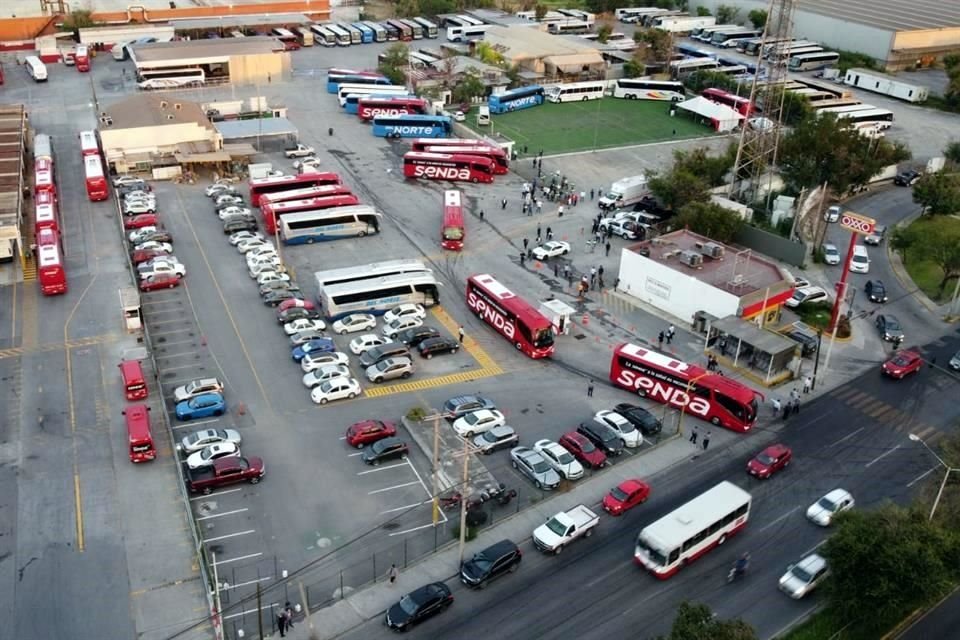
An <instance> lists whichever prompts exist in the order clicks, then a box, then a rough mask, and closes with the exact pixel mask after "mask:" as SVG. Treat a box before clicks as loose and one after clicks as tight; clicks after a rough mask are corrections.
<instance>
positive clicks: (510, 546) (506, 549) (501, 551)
mask: <svg viewBox="0 0 960 640" xmlns="http://www.w3.org/2000/svg"><path fill="white" fill-rule="evenodd" d="M516 550H517V545H516V544H515V543H514V542H513V541H512V540H501V541H500V542H494V543H493V544H492V545H490V546H489V547H487V548H486V549H484V550H483V551H481V552H479V553H477V554H476V555H484V556H486V557H487V558H495V557H499V556H502V555H505V554H507V553H512V552H514V551H516Z"/></svg>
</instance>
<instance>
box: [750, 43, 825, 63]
mask: <svg viewBox="0 0 960 640" xmlns="http://www.w3.org/2000/svg"><path fill="white" fill-rule="evenodd" d="M819 51H823V47H821V46H820V45H819V44H818V43H816V42H812V41H809V40H801V41H800V42H789V43H786V44H782V45H777V46H776V47H775V48H773V49H771V50H770V51H768V52H767V54H766V55H765V56H764V58H766V59H767V60H775V61H779V60H787V59H789V58H790V57H791V56H795V55H799V54H801V53H817V52H819Z"/></svg>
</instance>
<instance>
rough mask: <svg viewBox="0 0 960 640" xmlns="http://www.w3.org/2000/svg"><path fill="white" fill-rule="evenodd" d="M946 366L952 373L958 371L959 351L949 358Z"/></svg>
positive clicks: (959, 364)
mask: <svg viewBox="0 0 960 640" xmlns="http://www.w3.org/2000/svg"><path fill="white" fill-rule="evenodd" d="M947 365H948V366H949V367H950V368H951V369H953V370H954V371H960V351H957V352H956V353H955V354H953V357H952V358H950V361H949V362H948V363H947Z"/></svg>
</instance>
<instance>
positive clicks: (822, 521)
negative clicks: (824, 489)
mask: <svg viewBox="0 0 960 640" xmlns="http://www.w3.org/2000/svg"><path fill="white" fill-rule="evenodd" d="M852 508H853V496H852V495H850V492H849V491H847V490H846V489H834V490H833V491H831V492H830V493H828V494H827V495H825V496H823V497H822V498H820V499H819V500H817V501H816V502H814V503H813V504H812V505H810V507H809V508H808V509H807V520H809V521H810V522H812V523H814V524H818V525H820V526H821V527H829V526H830V523H831V522H833V517H834V516H835V515H837V514H838V513H840V512H841V511H846V510H847V509H852Z"/></svg>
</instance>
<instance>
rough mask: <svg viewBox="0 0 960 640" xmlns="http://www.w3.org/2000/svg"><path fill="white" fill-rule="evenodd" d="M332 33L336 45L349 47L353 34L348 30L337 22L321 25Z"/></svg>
mask: <svg viewBox="0 0 960 640" xmlns="http://www.w3.org/2000/svg"><path fill="white" fill-rule="evenodd" d="M323 26H325V27H326V28H327V29H329V30H330V32H331V33H332V34H333V35H334V37H335V38H336V40H337V46H338V47H349V46H350V44H351V42H353V36H352V35H350V32H349V31H347V30H346V29H344V28H343V27H341V26H340V25H339V24H334V23H332V22H331V23H329V24H325V25H323ZM327 90H328V91H329V89H327Z"/></svg>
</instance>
